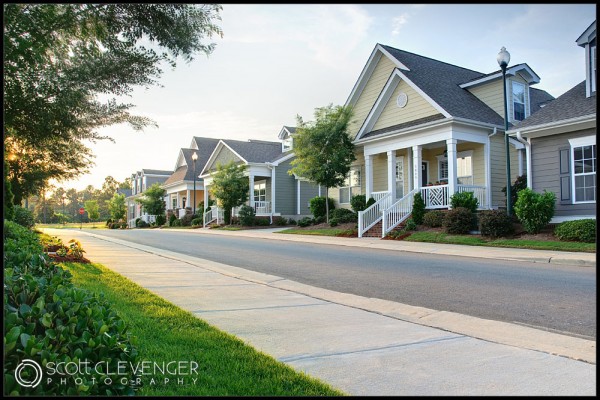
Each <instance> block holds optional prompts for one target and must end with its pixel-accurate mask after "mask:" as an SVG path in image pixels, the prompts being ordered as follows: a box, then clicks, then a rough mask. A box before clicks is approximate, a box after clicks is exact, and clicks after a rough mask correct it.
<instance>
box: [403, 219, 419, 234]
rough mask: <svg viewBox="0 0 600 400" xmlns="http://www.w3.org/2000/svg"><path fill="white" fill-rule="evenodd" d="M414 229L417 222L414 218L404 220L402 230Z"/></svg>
mask: <svg viewBox="0 0 600 400" xmlns="http://www.w3.org/2000/svg"><path fill="white" fill-rule="evenodd" d="M415 229H417V223H416V222H415V220H414V219H413V218H409V219H407V220H406V222H405V223H404V229H403V230H404V231H414V230H415Z"/></svg>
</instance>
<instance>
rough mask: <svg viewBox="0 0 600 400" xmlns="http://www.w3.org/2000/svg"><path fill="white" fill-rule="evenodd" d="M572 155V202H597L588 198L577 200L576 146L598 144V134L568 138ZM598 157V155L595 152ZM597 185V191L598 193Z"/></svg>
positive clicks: (582, 174) (583, 174)
mask: <svg viewBox="0 0 600 400" xmlns="http://www.w3.org/2000/svg"><path fill="white" fill-rule="evenodd" d="M568 141H569V146H570V147H571V148H570V153H571V154H570V155H571V157H570V158H571V174H570V175H571V204H595V203H596V200H586V201H577V194H576V191H575V189H576V188H575V148H576V147H583V146H595V145H596V136H584V137H580V138H574V139H568ZM595 156H596V159H597V158H598V155H597V154H595ZM594 174H597V171H594ZM577 175H578V176H586V175H591V173H589V172H588V173H580V174H577ZM597 189H598V188H597V187H596V193H597Z"/></svg>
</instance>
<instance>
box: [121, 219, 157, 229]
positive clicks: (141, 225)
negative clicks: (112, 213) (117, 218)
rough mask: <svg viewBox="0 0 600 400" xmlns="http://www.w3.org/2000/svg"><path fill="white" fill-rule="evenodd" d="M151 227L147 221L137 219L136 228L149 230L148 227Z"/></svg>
mask: <svg viewBox="0 0 600 400" xmlns="http://www.w3.org/2000/svg"><path fill="white" fill-rule="evenodd" d="M117 224H118V223H117ZM117 226H118V225H117ZM149 226H150V224H149V223H147V222H146V221H144V220H143V219H140V218H137V219H136V220H135V227H136V228H147V227H149Z"/></svg>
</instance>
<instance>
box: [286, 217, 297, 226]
mask: <svg viewBox="0 0 600 400" xmlns="http://www.w3.org/2000/svg"><path fill="white" fill-rule="evenodd" d="M296 224H297V222H296V220H295V219H294V218H290V219H288V225H296Z"/></svg>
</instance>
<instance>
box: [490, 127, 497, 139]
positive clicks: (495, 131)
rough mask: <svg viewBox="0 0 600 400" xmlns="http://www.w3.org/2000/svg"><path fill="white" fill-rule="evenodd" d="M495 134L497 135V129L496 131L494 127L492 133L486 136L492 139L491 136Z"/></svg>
mask: <svg viewBox="0 0 600 400" xmlns="http://www.w3.org/2000/svg"><path fill="white" fill-rule="evenodd" d="M496 133H498V129H497V128H496V127H494V130H493V131H492V133H490V134H489V135H488V137H492V136H494V135H495V134H496Z"/></svg>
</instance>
